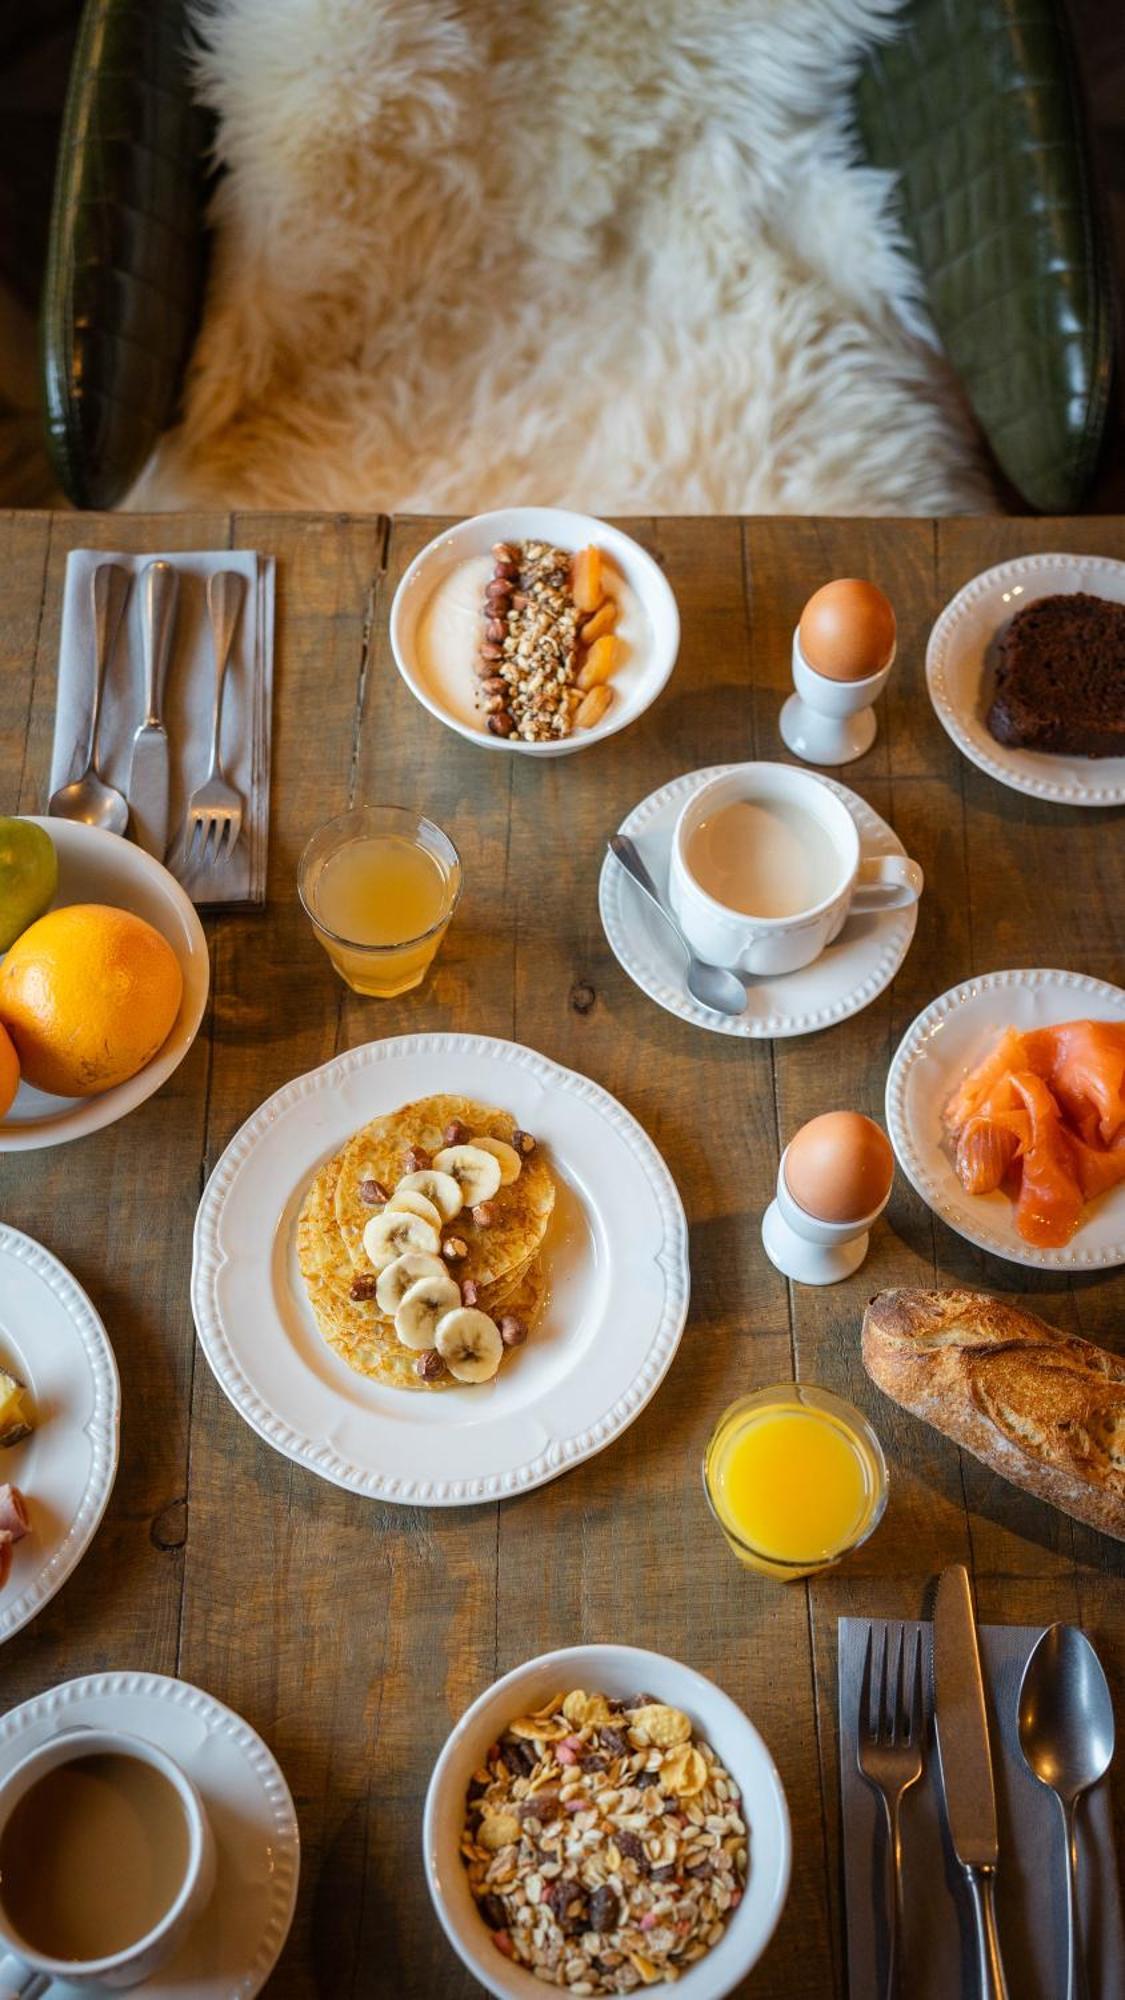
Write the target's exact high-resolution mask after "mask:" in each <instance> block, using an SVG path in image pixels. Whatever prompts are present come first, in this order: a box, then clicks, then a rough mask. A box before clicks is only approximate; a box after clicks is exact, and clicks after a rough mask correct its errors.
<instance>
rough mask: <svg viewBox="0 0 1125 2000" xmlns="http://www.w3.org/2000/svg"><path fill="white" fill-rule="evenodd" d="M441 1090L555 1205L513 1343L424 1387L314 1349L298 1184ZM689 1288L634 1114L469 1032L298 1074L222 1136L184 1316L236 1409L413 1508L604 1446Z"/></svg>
mask: <svg viewBox="0 0 1125 2000" xmlns="http://www.w3.org/2000/svg"><path fill="white" fill-rule="evenodd" d="M447 1091H448V1092H455V1093H457V1094H458V1095H463V1096H466V1097H471V1098H476V1099H478V1100H480V1101H482V1102H484V1103H486V1104H494V1105H497V1106H500V1107H501V1108H503V1109H504V1110H506V1111H510V1112H511V1113H512V1115H513V1117H514V1118H515V1120H516V1122H517V1124H518V1125H521V1126H522V1127H523V1128H524V1129H525V1130H526V1131H529V1132H533V1133H534V1134H535V1136H536V1138H537V1139H538V1140H539V1141H540V1143H541V1144H542V1145H544V1146H545V1147H546V1149H547V1154H548V1158H549V1160H550V1163H551V1167H552V1169H553V1171H554V1174H555V1178H556V1181H557V1183H558V1202H557V1205H556V1210H555V1215H554V1217H553V1218H552V1222H551V1227H550V1230H549V1233H548V1236H547V1239H546V1243H545V1246H544V1251H545V1261H546V1264H547V1271H548V1282H549V1299H548V1303H547V1306H546V1308H545V1311H544V1314H543V1317H542V1319H541V1321H540V1322H539V1324H538V1325H537V1326H536V1327H535V1329H534V1331H533V1333H532V1336H531V1338H530V1340H529V1341H528V1342H527V1345H526V1346H525V1347H521V1348H520V1349H518V1351H517V1352H515V1353H514V1354H512V1355H511V1356H510V1357H509V1359H508V1360H507V1361H506V1362H505V1365H504V1367H503V1369H502V1371H501V1373H500V1374H499V1375H498V1376H497V1377H496V1378H495V1380H494V1381H492V1382H490V1383H487V1384H482V1385H481V1386H479V1387H476V1388H469V1387H461V1386H458V1387H456V1388H453V1389H446V1390H444V1391H443V1392H442V1394H441V1395H440V1396H433V1395H429V1396H428V1395H425V1394H424V1393H422V1392H420V1391H414V1392H412V1391H410V1390H401V1389H400V1390H395V1389H390V1388H386V1387H385V1386H383V1385H382V1384H381V1383H378V1382H372V1381H370V1380H368V1379H367V1378H366V1377H365V1376H362V1375H359V1374H357V1373H356V1372H355V1371H354V1370H353V1369H350V1368H349V1367H348V1366H347V1365H346V1363H345V1362H343V1361H341V1360H340V1359H339V1357H338V1356H337V1355H336V1354H335V1353H333V1351H332V1350H331V1349H330V1348H329V1347H328V1346H327V1345H326V1344H325V1342H324V1341H323V1340H322V1338H321V1336H320V1334H319V1333H318V1332H317V1329H316V1325H315V1322H314V1320H313V1316H312V1312H311V1310H310V1307H309V1304H308V1301H307V1299H306V1296H305V1290H304V1286H303V1284H302V1281H301V1277H300V1273H299V1271H298V1269H297V1261H296V1224H297V1217H298V1214H299V1211H300V1208H301V1204H302V1202H303V1200H304V1197H305V1193H306V1190H307V1189H308V1186H309V1183H310V1181H311V1180H312V1177H313V1175H314V1174H315V1173H316V1171H317V1169H318V1168H319V1167H320V1166H321V1165H322V1164H323V1162H324V1161H325V1160H327V1159H329V1158H330V1157H331V1156H332V1154H334V1153H336V1152H338V1151H339V1150H340V1148H341V1147H342V1146H343V1145H344V1143H345V1141H346V1140H347V1139H349V1138H350V1137H351V1135H352V1133H353V1132H355V1131H356V1130H357V1129H358V1128H359V1126H361V1125H363V1124H366V1123H367V1121H368V1120H369V1119H371V1118H375V1117H378V1116H379V1115H380V1114H382V1113H384V1112H389V1111H393V1110H395V1109H397V1107H398V1106H399V1105H401V1104H408V1103H410V1102H411V1100H412V1099H414V1098H419V1097H428V1096H431V1095H433V1094H435V1093H439V1092H447ZM688 1285H689V1280H688V1259H687V1224H686V1222H685V1219H684V1211H683V1207H682V1204H681V1202H680V1198H679V1195H678V1194H677V1192H676V1187H675V1183H674V1182H673V1180H672V1176H671V1174H670V1173H669V1172H668V1169H667V1167H666V1166H665V1164H664V1162H663V1160H662V1159H661V1157H660V1154H659V1153H658V1152H657V1150H656V1147H655V1146H654V1145H653V1143H652V1141H651V1140H650V1139H649V1138H648V1136H647V1134H646V1133H645V1132H643V1131H642V1129H641V1127H640V1126H639V1125H638V1124H637V1122H636V1119H635V1118H632V1117H630V1115H629V1113H628V1112H627V1111H625V1110H624V1109H623V1107H622V1106H621V1105H620V1104H618V1103H617V1102H616V1100H615V1099H614V1098H612V1097H610V1096H609V1094H608V1092H606V1091H604V1090H602V1089H601V1088H600V1087H599V1085H598V1084H596V1083H591V1082H590V1081H589V1079H588V1078H587V1077H584V1076H578V1075H576V1074H575V1073H574V1071H573V1070H567V1069H561V1068H560V1067H559V1065H558V1064H557V1063H553V1062H550V1061H548V1059H547V1058H546V1057H545V1056H541V1055H537V1054H536V1053H535V1051H534V1050H533V1049H526V1048H521V1047H520V1046H519V1045H518V1044H517V1043H514V1042H501V1041H493V1040H491V1039H489V1038H488V1037H485V1036H483V1035H454V1034H447V1035H402V1036H397V1037H394V1038H391V1039H388V1040H387V1041H381V1042H368V1043H366V1044H365V1045H364V1046H363V1047H361V1048H358V1049H352V1050H351V1051H350V1053H349V1054H347V1055H342V1056H337V1057H336V1058H335V1060H334V1061H332V1062H329V1063H325V1065H324V1067H323V1068H322V1069H316V1070H311V1071H310V1072H309V1073H308V1075H306V1076H299V1077H297V1078H295V1079H294V1081H293V1082H292V1083H288V1084H286V1085H285V1087H284V1089H282V1090H279V1091H277V1092H276V1093H275V1094H274V1096H273V1097H271V1098H268V1099H267V1101H266V1102H265V1103H264V1104H263V1105H261V1106H260V1108H259V1109H258V1110H257V1111H256V1112H255V1113H254V1115H253V1117H252V1118H250V1119H249V1120H248V1121H247V1123H246V1124H245V1125H244V1126H243V1127H242V1130H241V1131H240V1132H238V1133H236V1134H235V1137H234V1138H233V1139H232V1140H231V1143H230V1145H229V1146H228V1147H227V1149H226V1152H225V1153H224V1154H223V1156H222V1158H221V1160H220V1161H219V1163H218V1165H217V1166H216V1168H215V1171H214V1173H213V1174H212V1176H211V1178H210V1180H209V1181H208V1183H207V1187H206V1189H205V1190H204V1195H203V1200H202V1201H201V1203H200V1205H199V1213H198V1216H197V1218H196V1225H195V1249H194V1258H193V1264H192V1307H193V1310H194V1313H195V1323H196V1326H197V1328H198V1330H199V1338H200V1341H201V1343H202V1346H203V1351H204V1353H205V1354H206V1356H207V1359H208V1361H209V1362H210V1364H211V1367H212V1369H213V1370H214V1372H215V1375H216V1376H217V1378H218V1381H219V1383H220V1385H221V1387H222V1388H223V1389H224V1390H225V1391H226V1394H227V1395H228V1396H229V1397H230V1400H231V1402H232V1403H233V1404H234V1406H235V1408H236V1409H237V1410H238V1411H239V1412H240V1413H241V1415H242V1416H243V1417H245V1419H246V1421H247V1423H249V1424H251V1425H252V1426H253V1428H254V1429H255V1430H256V1431H258V1432H259V1433H260V1434H261V1436H262V1437H264V1438H265V1439H266V1440H267V1441H268V1442H269V1443H270V1444H272V1445H274V1446H275V1447H276V1449H277V1450H278V1451H281V1452H284V1453H285V1455H286V1456H287V1457H289V1458H294V1459H297V1460H298V1461H299V1462H300V1463H301V1464H303V1465H307V1466H308V1467H309V1468H310V1469H311V1470H312V1471H313V1472H316V1473H319V1474H320V1476H321V1477H322V1478H323V1479H330V1480H333V1481H335V1483H336V1484H337V1485H339V1486H349V1487H351V1488H353V1489H354V1490H355V1491H356V1492H359V1493H366V1494H369V1495H371V1497H372V1498H374V1499H378V1500H395V1501H401V1502H404V1503H407V1504H410V1505H412V1506H428V1507H458V1506H467V1505H471V1504H473V1503H475V1502H477V1501H481V1500H496V1499H503V1498H504V1497H505V1496H507V1495H509V1494H513V1493H519V1492H523V1491H524V1490H526V1489H527V1488H528V1487H532V1486H539V1485H541V1484H542V1483H543V1482H544V1481H545V1480H548V1479H553V1478H554V1477H555V1476H556V1474H558V1473H560V1472H565V1471H566V1469H567V1467H568V1466H571V1465H576V1464H577V1463H578V1462H579V1460H580V1459H584V1458H589V1457H591V1456H592V1455H593V1453H595V1452H598V1451H601V1450H602V1448H603V1447H604V1446H605V1445H607V1444H609V1442H610V1440H611V1439H612V1438H614V1437H616V1436H617V1435H618V1433H619V1432H620V1431H622V1430H624V1429H626V1427H627V1426H628V1425H629V1424H631V1423H632V1421H633V1419H634V1417H636V1416H637V1415H638V1413H639V1412H640V1411H641V1410H642V1409H643V1408H644V1406H645V1404H646V1403H647V1402H648V1400H649V1398H650V1396H651V1395H652V1394H653V1393H654V1391H655V1390H656V1389H657V1387H658V1386H659V1384H660V1382H661V1380H662V1379H663V1376H664V1374H665V1372H666V1370H667V1369H668V1367H669V1364H670V1363H671V1360H672V1356H673V1355H674V1354H675V1351H676V1348H677V1346H678V1344H679V1339H680V1335H681V1333H682V1331H683V1326H684V1321H685V1318H686V1316H687V1305H688Z"/></svg>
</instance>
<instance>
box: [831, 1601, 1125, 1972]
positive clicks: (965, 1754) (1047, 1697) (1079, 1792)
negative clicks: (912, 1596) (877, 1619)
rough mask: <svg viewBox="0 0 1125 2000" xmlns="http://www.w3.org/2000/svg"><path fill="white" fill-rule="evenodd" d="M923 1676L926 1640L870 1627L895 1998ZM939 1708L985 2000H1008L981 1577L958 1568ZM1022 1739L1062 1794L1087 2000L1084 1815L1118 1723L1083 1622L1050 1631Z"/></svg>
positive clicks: (864, 1709) (867, 1751) (919, 1770)
mask: <svg viewBox="0 0 1125 2000" xmlns="http://www.w3.org/2000/svg"><path fill="white" fill-rule="evenodd" d="M923 1681H924V1669H923V1642H922V1637H921V1634H920V1633H919V1632H918V1631H916V1630H915V1629H913V1628H910V1629H909V1630H908V1629H907V1628H905V1627H903V1626H902V1625H901V1624H895V1623H893V1622H889V1623H887V1624H886V1625H885V1626H884V1627H883V1628H882V1629H881V1631H880V1630H877V1629H876V1627H875V1626H869V1627H868V1630H867V1636H866V1644H865V1648H864V1654H863V1671H862V1677H861V1681H860V1692H859V1703H858V1712H857V1716H856V1762H857V1765H858V1768H859V1772H860V1775H861V1776H862V1777H863V1778H864V1780H865V1781H866V1783H867V1784H868V1785H869V1786H870V1787H871V1789H872V1790H873V1791H874V1792H875V1793H876V1794H877V1796H878V1797H879V1799H880V1801H881V1803H882V1807H883V1819H884V1825H885V1840H886V1868H885V1888H884V1892H883V1907H882V1910H881V1912H880V1918H881V1929H882V1934H883V1938H884V1950H883V1963H884V1968H885V1980H884V1981H883V1991H884V1992H885V1993H886V1995H887V2000H896V1996H902V1995H905V1994H907V1993H909V1992H910V1991H911V1983H910V1982H908V1981H907V1979H906V1977H905V1975H904V1966H903V1948H902V1937H903V1928H904V1925H903V1912H904V1907H905V1886H904V1885H905V1876H904V1868H903V1858H904V1852H905V1853H907V1854H908V1853H909V1846H910V1837H909V1808H907V1812H906V1814H905V1815H904V1814H903V1810H902V1808H903V1800H904V1798H905V1797H906V1795H907V1793H908V1792H909V1790H910V1789H911V1787H912V1786H914V1785H916V1784H917V1783H918V1781H919V1779H920V1778H921V1777H922V1775H923V1772H924V1771H925V1768H926V1752H927V1744H926V1737H927V1729H926V1718H927V1703H926V1700H925V1696H924V1688H923ZM928 1712H929V1714H931V1715H932V1717H933V1724H934V1736H935V1739H936V1745H937V1752H938V1775H939V1778H940V1792H941V1796H942V1799H943V1802H944V1812H945V1822H946V1828H947V1831H948V1836H949V1844H950V1847H951V1848H952V1852H953V1856H954V1858H955V1860H956V1863H957V1865H958V1868H959V1870H960V1873H961V1875H962V1877H963V1880H964V1885H965V1889H966V1891H967V1896H966V1901H967V1903H968V1908H969V1913H970V1915H971V1921H972V1927H973V1935H974V1947H975V1948H974V1956H975V1961H976V1969H977V1971H976V1992H977V1993H978V1994H979V1995H980V1997H981V2000H1008V1996H1009V1992H1010V1991H1011V1992H1013V1994H1014V1989H1010V1988H1009V1984H1008V1981H1007V1979H1006V1976H1005V1970H1004V1960H1003V1954H1002V1944H1001V1938H1000V1934H999V1928H998V1925H997V1918H996V1900H995V1898H996V1878H997V1869H998V1866H999V1864H1000V1859H1001V1852H1000V1834H999V1824H998V1818H997V1808H996V1792H995V1786H994V1781H993V1762H992V1751H991V1745H990V1736H989V1722H988V1709H987V1705H986V1701H985V1691H984V1677H983V1673H982V1670H981V1659H980V1649H979V1644H978V1638H977V1629H976V1621H975V1618H974V1614H973V1602H972V1594H971V1590H970V1586H969V1578H968V1573H967V1571H966V1570H965V1568H964V1567H963V1565H961V1564H959V1563H958V1564H955V1565H953V1567H951V1568H950V1569H947V1570H946V1571H945V1572H944V1573H943V1575H942V1576H941V1578H940V1580H939V1583H938V1587H937V1596H936V1600H935V1604H934V1615H933V1649H932V1676H931V1680H930V1701H929V1704H928ZM1018 1740H1019V1745H1020V1749H1021V1751H1022V1753H1023V1758H1024V1761H1025V1763H1026V1764H1027V1767H1028V1769H1029V1770H1030V1771H1031V1773H1032V1774H1033V1775H1034V1776H1035V1777H1036V1778H1037V1779H1038V1780H1039V1781H1040V1783H1042V1784H1043V1785H1045V1786H1047V1787H1048V1788H1049V1789H1050V1790H1052V1791H1053V1792H1054V1793H1055V1795H1056V1797H1057V1798H1058V1800H1059V1805H1060V1808H1061V1811H1062V1814H1063V1820H1064V1825H1065V1831H1066V1860H1067V1869H1066V1882H1065V1910H1066V1932H1067V1935H1066V1943H1067V1985H1066V2000H1088V1995H1089V1992H1090V1989H1089V1985H1088V1981H1087V1976H1086V1970H1085V1964H1084V1958H1083V1949H1082V1938H1081V1933H1080V1926H1079V1920H1078V1892H1077V1891H1078V1885H1077V1871H1078V1848H1077V1841H1076V1812H1077V1808H1078V1804H1079V1801H1080V1799H1081V1798H1082V1796H1083V1795H1084V1794H1085V1793H1086V1792H1088V1791H1089V1790H1090V1788H1091V1787H1092V1786H1093V1785H1096V1784H1097V1783H1098V1781H1099V1780H1100V1779H1101V1778H1103V1777H1104V1776H1105V1773H1106V1771H1107V1770H1108V1769H1109V1765H1110V1762H1111V1761H1112V1758H1113V1749H1114V1720H1113V1706H1112V1702H1111V1699H1110V1693H1109V1688H1108V1685H1107V1683H1106V1678H1105V1674H1104V1673H1103V1671H1102V1666H1101V1662H1100V1661H1099V1659H1098V1656H1097V1654H1096V1653H1095V1651H1094V1648H1093V1647H1092V1646H1091V1644H1090V1642H1089V1640H1088V1639H1087V1638H1086V1636H1085V1634H1084V1633H1083V1632H1081V1631H1079V1630H1077V1629H1076V1628H1075V1627H1073V1626H1068V1625H1052V1626H1050V1627H1049V1628H1048V1630H1047V1631H1045V1632H1044V1633H1042V1635H1041V1636H1040V1638H1039V1639H1038V1640H1037V1641H1036V1644H1035V1646H1034V1647H1033V1649H1032V1651H1031V1654H1030V1656H1029V1658H1028V1659H1027V1662H1026V1665H1025V1667H1024V1670H1023V1677H1022V1682H1021V1685H1020V1689H1019V1697H1018ZM904 1819H905V1821H906V1834H905V1837H904V1834H903V1820H904ZM1044 1896H1045V1901H1046V1904H1047V1906H1048V1907H1049V1906H1050V1904H1051V1902H1052V1901H1053V1898H1052V1897H1051V1896H1050V1895H1049V1893H1048V1891H1047V1885H1046V1884H1045V1885H1044ZM1059 2000H1062V1996H1061V1995H1060V1996H1059Z"/></svg>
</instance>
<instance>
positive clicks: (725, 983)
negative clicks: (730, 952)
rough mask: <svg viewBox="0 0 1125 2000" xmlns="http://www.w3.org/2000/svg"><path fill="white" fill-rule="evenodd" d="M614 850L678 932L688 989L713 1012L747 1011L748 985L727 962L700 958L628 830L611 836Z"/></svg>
mask: <svg viewBox="0 0 1125 2000" xmlns="http://www.w3.org/2000/svg"><path fill="white" fill-rule="evenodd" d="M609 849H610V853H611V854H612V855H613V856H614V858H615V859H616V860H617V861H619V862H620V863H621V866H622V868H624V870H625V873H626V874H627V875H630V876H632V879H633V881H634V882H635V883H636V885H637V887H638V889H641V890H643V891H644V894H645V895H646V896H647V897H648V899H649V902H650V903H654V904H655V905H656V908H657V909H658V910H659V911H660V914H661V916H662V917H663V918H664V921H665V923H666V924H667V925H668V928H669V930H672V931H674V932H675V934H676V936H677V937H678V939H679V941H680V944H681V945H682V947H683V950H684V952H685V954H686V957H687V962H688V967H687V981H686V984H687V990H688V992H689V993H690V994H691V996H692V999H693V1000H698V1002H699V1004H700V1006H701V1007H710V1009H711V1011H712V1013H713V1014H745V1012H746V1008H747V1005H748V1004H749V1003H748V995H747V992H746V986H745V983H744V981H743V980H741V979H740V978H739V976H738V974H737V972H728V971H727V969H726V967H725V966H722V965H708V964H707V963H706V962H705V961H704V960H703V959H702V958H697V957H696V955H695V953H694V951H693V950H692V948H691V946H690V944H689V943H688V941H687V938H686V937H685V936H684V934H683V931H682V930H681V929H680V926H679V924H678V923H677V922H676V919H675V917H674V916H673V915H672V912H671V910H670V909H669V908H668V906H667V904H666V903H665V901H664V899H663V897H662V896H661V894H660V891H659V890H658V889H657V886H656V884H655V882H654V881H653V879H652V876H651V875H650V874H649V872H648V869H647V867H646V866H645V863H644V861H643V860H642V858H641V855H640V853H639V852H638V849H637V847H636V844H635V842H633V841H632V840H630V838H629V836H628V834H626V833H615V834H612V835H611V836H610V842H609Z"/></svg>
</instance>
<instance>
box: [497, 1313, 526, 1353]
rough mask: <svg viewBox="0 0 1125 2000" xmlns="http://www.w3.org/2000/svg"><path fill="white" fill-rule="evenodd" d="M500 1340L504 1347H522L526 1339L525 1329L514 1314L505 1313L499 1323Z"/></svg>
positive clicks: (520, 1320)
mask: <svg viewBox="0 0 1125 2000" xmlns="http://www.w3.org/2000/svg"><path fill="white" fill-rule="evenodd" d="M500 1338H501V1340H502V1341H503V1343H504V1345H505V1347H522V1346H523V1344H524V1341H525V1340H526V1339H527V1328H526V1326H525V1325H524V1323H523V1321H522V1319H517V1317H516V1315H515V1313H505V1315H504V1317H503V1319H502V1320H501V1321H500Z"/></svg>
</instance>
